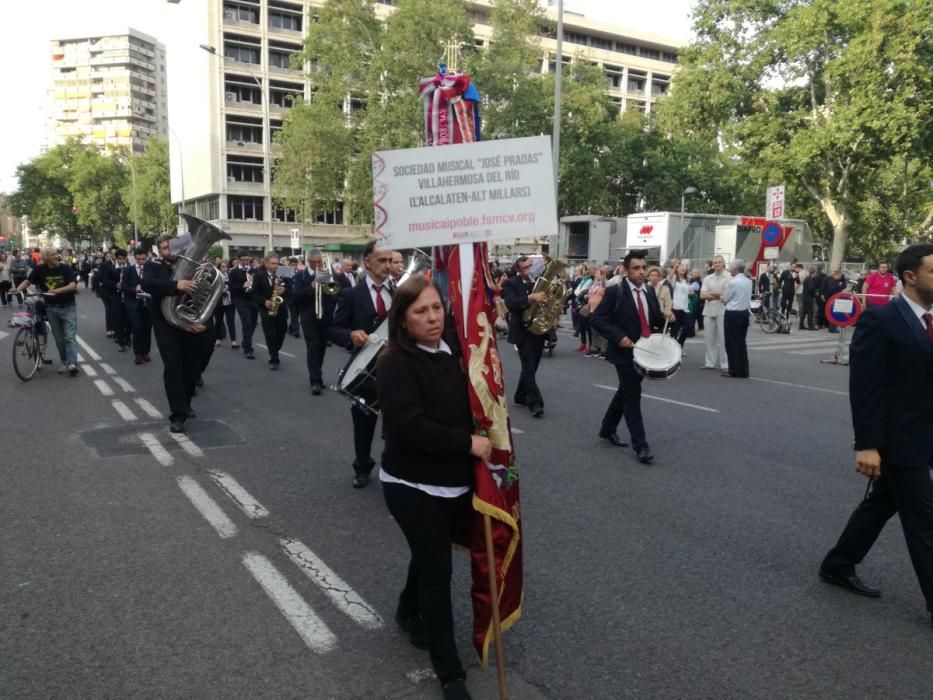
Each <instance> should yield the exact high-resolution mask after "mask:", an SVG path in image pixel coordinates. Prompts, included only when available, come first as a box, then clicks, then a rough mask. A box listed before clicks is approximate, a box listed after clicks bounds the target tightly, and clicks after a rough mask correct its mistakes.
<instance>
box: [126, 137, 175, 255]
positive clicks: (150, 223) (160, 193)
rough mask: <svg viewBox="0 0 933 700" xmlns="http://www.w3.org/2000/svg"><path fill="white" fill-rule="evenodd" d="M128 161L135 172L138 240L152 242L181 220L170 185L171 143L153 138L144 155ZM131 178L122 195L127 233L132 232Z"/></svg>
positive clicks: (128, 179)
mask: <svg viewBox="0 0 933 700" xmlns="http://www.w3.org/2000/svg"><path fill="white" fill-rule="evenodd" d="M129 161H130V163H131V164H132V166H133V169H134V170H135V172H136V207H137V212H136V222H137V227H138V233H139V239H140V240H142V241H150V242H152V241H154V239H156V238H157V237H158V236H159V235H161V234H163V233H166V232H170V231H172V230H173V229H174V227H175V224H176V222H177V221H178V215H177V214H176V212H175V207H174V205H173V204H172V195H171V190H170V185H169V161H168V142H166V141H165V140H163V139H158V138H152V139H150V140H149V143H148V144H147V145H146V150H145V152H143V153H140V154H133V155H132V156H130V158H129ZM129 175H130V177H129V178H127V179H126V181H125V182H124V186H123V189H122V192H121V195H122V198H123V206H124V208H125V210H126V212H127V220H126V228H127V231H128V232H132V230H133V221H134V212H133V182H132V172H130V173H129ZM131 237H132V236H131Z"/></svg>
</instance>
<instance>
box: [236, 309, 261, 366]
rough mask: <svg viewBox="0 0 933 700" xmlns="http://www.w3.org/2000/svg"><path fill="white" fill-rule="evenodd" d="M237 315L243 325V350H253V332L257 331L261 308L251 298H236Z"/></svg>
mask: <svg viewBox="0 0 933 700" xmlns="http://www.w3.org/2000/svg"><path fill="white" fill-rule="evenodd" d="M233 305H234V307H235V308H236V313H237V316H239V317H240V325H241V326H242V327H243V352H244V353H251V352H252V351H253V333H255V332H256V321H257V320H258V318H259V308H258V307H257V306H256V305H255V304H254V303H253V302H251V301H250V300H249V299H234V300H233Z"/></svg>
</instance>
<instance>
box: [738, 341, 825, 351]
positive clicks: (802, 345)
mask: <svg viewBox="0 0 933 700" xmlns="http://www.w3.org/2000/svg"><path fill="white" fill-rule="evenodd" d="M835 344H836V341H835V340H820V341H818V342H816V343H795V344H794V345H767V346H763V345H756V346H755V347H751V346H749V348H748V349H749V350H796V349H800V348H804V349H806V348H817V347H821V346H829V345H835Z"/></svg>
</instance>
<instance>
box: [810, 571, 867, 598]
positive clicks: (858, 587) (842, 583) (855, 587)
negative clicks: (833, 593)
mask: <svg viewBox="0 0 933 700" xmlns="http://www.w3.org/2000/svg"><path fill="white" fill-rule="evenodd" d="M820 580H821V581H823V582H824V583H830V584H832V585H834V586H839V587H840V588H845V589H846V590H847V591H849V592H850V593H855V595H863V596H865V597H866V598H880V597H881V590H880V589H878V588H872V587H871V586H869V585H868V584H866V583H865V582H864V581H862V579H860V578H859V577H858V576H857V575H856V574H851V575H846V574H834V573H832V572H831V571H827V570H826V569H820Z"/></svg>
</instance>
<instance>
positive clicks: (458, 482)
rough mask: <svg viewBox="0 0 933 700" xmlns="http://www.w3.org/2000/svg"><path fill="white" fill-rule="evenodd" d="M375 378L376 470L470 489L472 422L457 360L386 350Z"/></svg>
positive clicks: (443, 355) (419, 481) (444, 355)
mask: <svg viewBox="0 0 933 700" xmlns="http://www.w3.org/2000/svg"><path fill="white" fill-rule="evenodd" d="M377 377H378V379H377V384H378V388H379V403H380V406H381V408H382V420H383V423H384V425H385V428H386V433H387V435H386V441H385V450H384V451H383V453H382V468H383V469H385V470H386V472H388V473H389V474H391V475H392V476H394V477H395V478H397V479H402V480H404V481H410V482H412V483H417V484H432V485H434V486H472V485H473V457H472V456H471V455H470V446H471V442H472V441H471V438H472V435H473V416H472V414H471V412H470V398H469V395H468V394H467V378H466V375H465V374H464V372H463V369H462V367H461V366H460V358H459V356H458V355H456V354H455V355H448V354H447V353H445V352H437V353H433V354H432V353H429V352H426V351H424V350H414V351H410V350H405V349H403V348H389V349H388V350H386V351H385V352H384V353H383V354H382V357H380V358H379V369H378V372H377Z"/></svg>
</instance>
